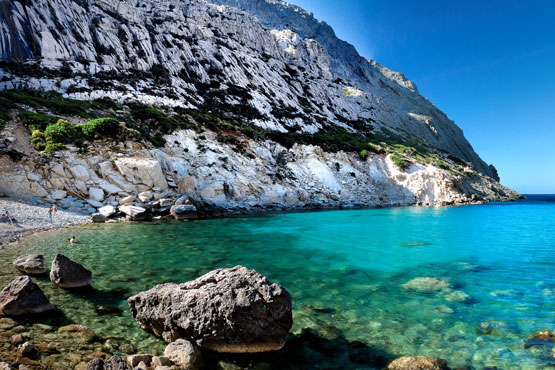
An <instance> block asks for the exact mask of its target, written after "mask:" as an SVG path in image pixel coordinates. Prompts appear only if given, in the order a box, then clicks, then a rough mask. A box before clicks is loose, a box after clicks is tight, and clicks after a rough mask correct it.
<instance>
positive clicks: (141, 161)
mask: <svg viewBox="0 0 555 370" xmlns="http://www.w3.org/2000/svg"><path fill="white" fill-rule="evenodd" d="M114 163H115V165H116V167H117V169H118V170H119V172H120V173H121V174H122V175H123V176H124V177H125V178H127V180H128V181H129V182H131V183H133V184H144V185H146V186H147V187H148V188H153V187H158V188H160V189H161V190H166V189H167V188H168V183H167V181H166V178H165V177H164V174H163V173H162V168H161V167H160V163H159V162H158V161H157V160H155V159H147V158H138V157H129V158H126V157H125V158H118V159H116V160H115V161H114Z"/></svg>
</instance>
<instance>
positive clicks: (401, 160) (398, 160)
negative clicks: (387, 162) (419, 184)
mask: <svg viewBox="0 0 555 370" xmlns="http://www.w3.org/2000/svg"><path fill="white" fill-rule="evenodd" d="M391 160H392V161H393V164H394V165H395V166H397V168H399V169H400V170H402V171H405V170H406V169H408V168H409V167H410V165H411V162H410V161H409V160H408V159H406V158H405V157H402V156H400V155H399V154H397V153H394V154H392V155H391Z"/></svg>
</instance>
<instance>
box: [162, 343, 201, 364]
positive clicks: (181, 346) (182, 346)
mask: <svg viewBox="0 0 555 370" xmlns="http://www.w3.org/2000/svg"><path fill="white" fill-rule="evenodd" d="M164 356H166V357H167V358H168V359H170V361H171V362H173V363H174V364H175V365H177V366H179V367H181V368H183V369H190V370H195V369H200V368H202V366H204V361H203V359H202V355H201V354H200V351H199V350H198V348H196V347H195V346H193V344H192V343H191V342H189V341H187V340H185V339H178V340H176V341H175V342H172V343H170V344H168V346H167V347H166V349H165V350H164Z"/></svg>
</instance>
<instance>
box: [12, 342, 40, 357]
mask: <svg viewBox="0 0 555 370" xmlns="http://www.w3.org/2000/svg"><path fill="white" fill-rule="evenodd" d="M37 352H38V351H37V349H36V348H35V346H33V345H32V344H31V343H30V342H25V343H23V344H20V345H19V346H17V353H19V354H20V355H21V356H25V357H32V356H34V355H36V354H37Z"/></svg>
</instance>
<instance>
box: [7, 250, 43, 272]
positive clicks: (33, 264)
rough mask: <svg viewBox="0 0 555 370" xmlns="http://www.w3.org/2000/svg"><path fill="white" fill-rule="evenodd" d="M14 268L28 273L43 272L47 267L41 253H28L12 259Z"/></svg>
mask: <svg viewBox="0 0 555 370" xmlns="http://www.w3.org/2000/svg"><path fill="white" fill-rule="evenodd" d="M13 265H14V266H15V268H16V269H18V270H19V271H21V272H24V273H26V274H29V275H40V274H44V273H45V272H46V271H47V269H46V266H45V265H44V256H43V255H41V254H28V255H25V256H21V257H18V258H17V259H16V260H15V261H13Z"/></svg>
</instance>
